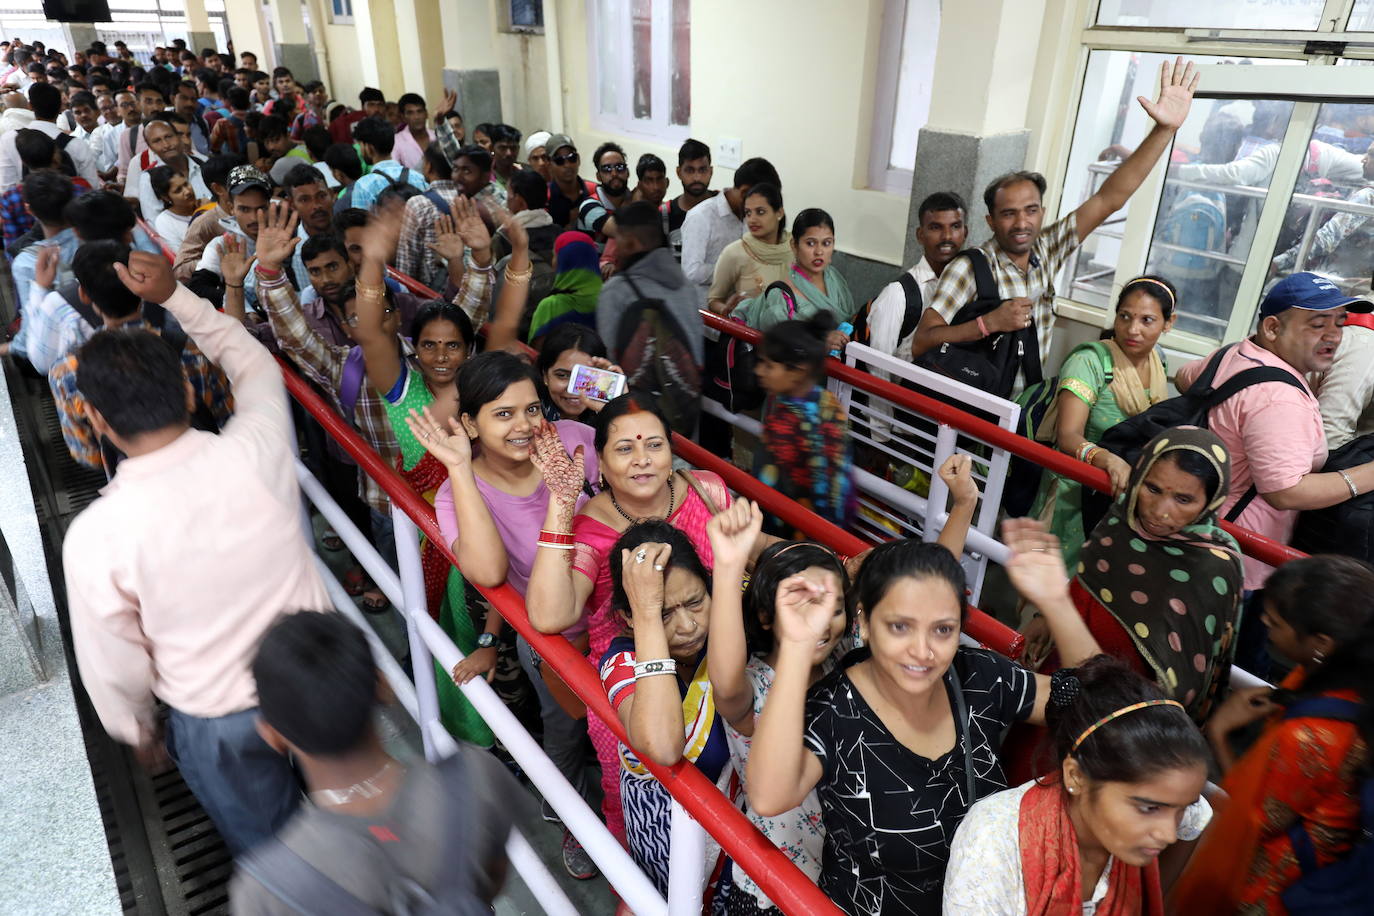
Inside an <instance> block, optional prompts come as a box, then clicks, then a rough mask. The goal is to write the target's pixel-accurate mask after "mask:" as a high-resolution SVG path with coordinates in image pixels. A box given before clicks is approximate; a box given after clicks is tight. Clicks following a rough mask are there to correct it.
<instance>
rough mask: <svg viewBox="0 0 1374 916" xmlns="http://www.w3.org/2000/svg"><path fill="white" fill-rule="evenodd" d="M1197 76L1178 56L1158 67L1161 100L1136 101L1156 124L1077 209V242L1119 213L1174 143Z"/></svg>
mask: <svg viewBox="0 0 1374 916" xmlns="http://www.w3.org/2000/svg"><path fill="white" fill-rule="evenodd" d="M1197 82H1198V73H1197V71H1196V69H1195V68H1194V67H1193V62H1192V61H1189V62H1188V63H1187V64H1186V65H1185V64H1184V62H1183V58H1182V57H1179V58H1178V59H1177V60H1176V61H1174V62H1172V63H1171V62H1169V61H1167V60H1166V61H1165V62H1164V63H1162V64H1160V66H1159V97H1158V98H1157V99H1155V101H1153V102H1151V101H1150V100H1149V99H1147V98H1145V97H1144V96H1138V97H1137V99H1136V101H1138V102H1140V107H1142V108H1144V109H1145V113H1146V114H1147V115H1149V116H1150V120H1152V121H1154V122H1155V124H1154V127H1152V128H1151V129H1150V132H1149V133H1148V134H1146V135H1145V139H1144V140H1142V141H1141V143H1140V145H1139V146H1137V147H1136V149H1135V152H1133V153H1131V155H1129V156H1127V157H1126V160H1125V161H1124V162H1122V163H1121V165H1119V166H1117V168H1116V171H1114V172H1112V174H1111V175H1109V176H1107V180H1106V181H1104V182H1102V187H1100V188H1098V189H1097V193H1096V194H1094V195H1093V196H1092V197H1089V198H1088V199H1087V200H1085V201H1083V203H1082V204H1081V205H1080V206H1079V207H1078V209H1077V210H1076V211H1074V212H1075V215H1076V220H1077V224H1076V228H1077V230H1078V240H1079V241H1080V242H1081V241H1083V240H1084V239H1086V238H1087V237H1088V236H1089V235H1091V234H1092V232H1093V230H1095V229H1096V228H1097V227H1098V226H1100V225H1102V223H1104V222H1105V221H1106V219H1107V217H1109V216H1111V215H1112V214H1113V213H1115V212H1116V211H1117V210H1120V209H1121V208H1122V207H1124V206H1125V205H1126V201H1128V200H1130V198H1131V195H1132V194H1134V193H1135V192H1136V189H1137V188H1139V187H1140V185H1141V183H1142V182H1143V181H1144V180H1145V176H1147V175H1149V174H1150V170H1151V169H1153V168H1154V167H1155V163H1156V162H1158V161H1159V157H1160V156H1162V155H1164V151H1165V150H1167V149H1168V148H1169V144H1170V143H1172V142H1173V139H1174V134H1175V133H1177V132H1178V129H1179V128H1180V127H1181V126H1183V122H1184V121H1185V120H1186V119H1187V117H1188V109H1189V108H1190V107H1192V104H1193V92H1194V91H1195V90H1196V89H1197Z"/></svg>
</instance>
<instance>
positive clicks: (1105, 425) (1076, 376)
mask: <svg viewBox="0 0 1374 916" xmlns="http://www.w3.org/2000/svg"><path fill="white" fill-rule="evenodd" d="M1150 359H1151V362H1150V370H1149V371H1148V372H1147V374H1146V377H1145V378H1144V379H1141V377H1140V374H1139V373H1138V372H1136V371H1135V369H1134V367H1132V366H1131V365H1130V363H1129V361H1128V360H1127V359H1126V358H1125V355H1124V354H1123V353H1122V352H1121V350H1120V349H1119V348H1118V347H1117V346H1116V344H1115V343H1114V342H1112V341H1110V340H1099V341H1092V342H1089V343H1085V344H1081V345H1079V346H1078V347H1075V348H1074V349H1073V350H1072V351H1070V353H1069V355H1068V357H1067V358H1066V359H1065V360H1064V365H1063V367H1062V368H1060V370H1059V380H1058V384H1057V387H1056V393H1055V397H1056V400H1057V399H1058V397H1059V395H1060V394H1061V393H1062V392H1065V391H1067V392H1069V393H1070V394H1072V395H1073V396H1074V397H1076V398H1078V399H1079V400H1081V401H1083V403H1085V404H1087V405H1088V422H1087V424H1086V425H1085V426H1084V428H1083V437H1084V438H1085V439H1087V440H1088V441H1089V442H1096V441H1098V440H1099V439H1101V438H1102V434H1103V433H1105V432H1106V431H1107V430H1109V429H1111V428H1112V427H1113V426H1115V425H1116V424H1118V423H1120V422H1121V421H1122V420H1125V419H1127V418H1129V417H1133V416H1135V415H1136V414H1137V413H1139V412H1140V411H1142V410H1144V409H1145V408H1146V407H1149V406H1150V405H1151V404H1154V403H1157V402H1159V401H1162V400H1163V399H1164V398H1165V397H1166V396H1167V395H1168V384H1169V382H1168V376H1167V375H1166V373H1165V372H1164V364H1163V361H1162V360H1160V358H1159V351H1158V350H1157V349H1156V350H1155V352H1154V353H1153V354H1151V357H1150ZM1057 413H1058V411H1057V410H1055V414H1057ZM1041 426H1042V428H1044V429H1047V430H1049V431H1051V433H1053V430H1054V416H1053V415H1051V414H1049V413H1047V414H1046V416H1045V420H1044V421H1043V422H1042V424H1041ZM1030 517H1031V518H1037V519H1040V521H1042V522H1044V523H1045V526H1046V527H1047V528H1049V530H1050V531H1051V532H1053V533H1054V534H1055V536H1057V537H1058V538H1059V544H1060V549H1061V550H1062V552H1063V555H1064V568H1065V569H1073V568H1074V567H1075V566H1076V565H1077V563H1078V551H1079V549H1080V548H1082V546H1083V542H1084V540H1086V539H1087V534H1088V533H1087V532H1086V531H1084V530H1083V487H1082V485H1081V484H1080V483H1078V482H1077V481H1076V480H1069V479H1068V478H1066V477H1060V476H1059V475H1057V474H1049V473H1046V474H1045V475H1044V477H1043V478H1042V479H1041V481H1040V492H1039V493H1038V494H1037V495H1036V498H1035V503H1034V504H1033V505H1032V506H1031V510H1030Z"/></svg>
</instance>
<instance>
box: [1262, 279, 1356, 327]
mask: <svg viewBox="0 0 1374 916" xmlns="http://www.w3.org/2000/svg"><path fill="white" fill-rule="evenodd" d="M1342 306H1344V307H1346V308H1348V309H1349V310H1350V311H1352V312H1370V311H1374V303H1371V302H1368V301H1366V300H1364V299H1356V298H1354V297H1353V296H1347V295H1345V294H1344V293H1342V292H1341V288H1340V287H1339V286H1337V285H1336V284H1335V283H1333V282H1331V281H1330V280H1328V279H1327V278H1326V277H1323V276H1321V275H1320V274H1314V273H1308V272H1306V271H1304V272H1303V273H1297V274H1291V275H1290V276H1287V277H1284V278H1283V279H1282V280H1280V281H1279V282H1278V283H1275V284H1274V287H1273V289H1271V290H1269V294H1268V295H1267V296H1265V297H1264V301H1263V302H1261V303H1260V317H1261V318H1268V317H1269V316H1270V315H1278V314H1280V313H1281V312H1286V311H1288V310H1289V309H1306V310H1307V311H1309V312H1325V311H1327V310H1328V309H1338V308H1341V307H1342Z"/></svg>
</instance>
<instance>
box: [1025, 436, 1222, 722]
mask: <svg viewBox="0 0 1374 916" xmlns="http://www.w3.org/2000/svg"><path fill="white" fill-rule="evenodd" d="M1230 481H1231V459H1230V455H1229V454H1228V453H1227V451H1226V448H1225V446H1223V445H1222V443H1221V440H1220V439H1218V438H1217V437H1216V435H1215V434H1214V433H1211V432H1209V431H1208V430H1205V429H1198V428H1197V427H1192V426H1180V427H1176V428H1174V429H1170V430H1166V431H1165V432H1163V433H1161V434H1160V435H1159V436H1157V437H1155V439H1154V440H1153V441H1152V442H1150V443H1148V444H1147V445H1146V446H1145V449H1144V451H1143V452H1142V454H1141V458H1140V460H1139V462H1137V464H1136V467H1135V468H1134V469H1133V470H1132V471H1131V474H1130V477H1129V478H1128V480H1127V481H1126V485H1125V488H1124V489H1123V491H1122V492H1121V495H1119V496H1118V497H1117V498H1116V501H1115V502H1114V503H1113V504H1112V506H1111V509H1110V510H1109V511H1108V513H1107V516H1106V517H1105V518H1104V519H1103V520H1102V521H1101V522H1099V523H1098V525H1097V527H1096V528H1094V529H1093V532H1092V536H1091V537H1089V538H1088V542H1087V543H1086V544H1084V545H1083V548H1082V551H1081V553H1080V554H1079V563H1078V566H1077V569H1076V573H1075V575H1074V578H1073V582H1072V583H1071V584H1070V586H1069V594H1070V596H1071V597H1072V599H1073V603H1074V606H1075V607H1076V608H1077V609H1078V612H1079V614H1080V615H1082V617H1083V622H1084V623H1085V624H1087V627H1088V629H1089V631H1091V632H1092V634H1093V636H1094V638H1096V639H1097V641H1098V643H1099V644H1101V646H1102V649H1103V651H1104V652H1106V653H1107V654H1109V655H1112V656H1115V657H1116V658H1119V659H1121V660H1122V661H1124V662H1125V663H1126V664H1127V665H1128V666H1129V667H1130V668H1131V669H1132V670H1134V671H1135V672H1136V673H1138V674H1142V675H1144V676H1146V677H1150V678H1153V679H1154V681H1155V682H1156V683H1157V684H1158V685H1159V687H1160V689H1161V690H1163V691H1164V692H1165V694H1166V695H1168V696H1170V697H1172V698H1173V699H1176V700H1178V701H1179V702H1181V703H1182V704H1183V705H1184V707H1186V708H1187V710H1188V713H1189V715H1191V716H1192V717H1193V719H1194V721H1196V722H1199V723H1201V722H1203V721H1204V720H1205V719H1206V718H1207V715H1208V713H1209V712H1210V711H1211V709H1212V705H1213V702H1214V701H1215V699H1216V698H1217V697H1218V696H1219V695H1220V694H1221V693H1224V692H1225V688H1226V684H1227V681H1228V680H1229V678H1230V671H1231V659H1232V657H1233V655H1234V654H1235V646H1234V635H1235V629H1236V624H1237V619H1238V616H1239V613H1240V596H1241V580H1242V578H1243V576H1244V569H1243V566H1242V562H1241V554H1240V548H1239V546H1238V545H1237V544H1236V542H1235V539H1234V538H1232V537H1231V535H1229V534H1227V533H1226V532H1225V531H1223V530H1222V529H1221V523H1220V521H1219V520H1218V518H1217V512H1218V511H1219V510H1220V508H1221V505H1222V503H1223V502H1225V500H1226V494H1227V492H1228V488H1229V486H1230ZM1027 637H1028V639H1027V652H1028V655H1029V657H1030V658H1031V659H1032V660H1033V661H1038V660H1039V659H1045V664H1044V665H1042V666H1040V670H1041V671H1044V672H1046V673H1048V672H1051V671H1053V670H1055V669H1056V668H1058V667H1059V659H1058V658H1057V657H1053V656H1051V657H1049V658H1046V652H1047V650H1048V648H1049V644H1048V631H1047V628H1046V627H1045V625H1044V621H1043V620H1033V621H1032V622H1031V624H1028V626H1027Z"/></svg>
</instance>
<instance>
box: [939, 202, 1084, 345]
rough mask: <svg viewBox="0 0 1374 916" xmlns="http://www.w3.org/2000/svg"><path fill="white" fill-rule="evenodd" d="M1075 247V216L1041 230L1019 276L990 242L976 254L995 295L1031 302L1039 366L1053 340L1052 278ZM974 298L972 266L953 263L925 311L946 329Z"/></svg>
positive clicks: (1008, 258)
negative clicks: (983, 261)
mask: <svg viewBox="0 0 1374 916" xmlns="http://www.w3.org/2000/svg"><path fill="white" fill-rule="evenodd" d="M1077 248H1078V220H1077V214H1076V213H1070V214H1069V215H1068V216H1066V217H1064V218H1063V219H1061V220H1060V221H1059V222H1057V223H1053V224H1051V225H1050V226H1049V228H1047V229H1043V230H1041V232H1040V235H1039V236H1037V237H1036V239H1035V243H1034V244H1033V245H1032V246H1031V251H1030V263H1029V264H1028V265H1027V269H1026V270H1024V271H1023V270H1022V269H1021V268H1020V267H1017V266H1016V264H1015V263H1014V262H1013V261H1012V259H1011V256H1010V255H1008V254H1007V253H1005V252H1004V251H1002V249H1001V247H1000V246H999V245H998V244H997V240H996V239H995V238H993V239H988V240H987V241H986V242H984V243H983V244H982V245H979V246H978V250H979V251H981V252H983V254H985V255H987V258H988V265H989V266H990V267H991V268H992V276H993V278H994V279H996V280H997V290H998V295H1000V296H1001V298H1002V299H1029V300H1031V302H1032V303H1034V307H1033V311H1032V315H1033V317H1034V321H1035V330H1036V338H1037V340H1038V341H1039V343H1040V358H1041V360H1042V361H1043V360H1044V358H1045V357H1046V356H1047V355H1048V354H1049V352H1050V341H1051V339H1052V338H1053V335H1054V295H1055V292H1054V275H1055V274H1057V273H1058V272H1059V268H1061V267H1063V266H1064V262H1065V261H1066V260H1068V257H1069V255H1071V254H1073V252H1074V250H1075V249H1077ZM977 295H978V289H977V283H976V282H975V281H974V278H973V265H972V264H971V263H970V262H969V259H968V258H955V259H954V260H953V261H951V262H949V263H948V264H946V265H945V269H944V270H943V271H942V272H941V273H940V280H939V282H938V283H937V284H936V285H935V291H934V292H933V293H932V294H931V298H930V301H929V302H928V303H927V307H928V308H931V309H934V310H935V312H936V313H937V314H938V315H939V316H940V317H941V318H943V319H944V320H945V323H946V324H953V323H954V316H955V315H957V314H958V313H959V310H960V309H961V308H963V307H964V306H966V305H968V304H969V303H970V302H972V301H973V300H974V299H975V298H977Z"/></svg>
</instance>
